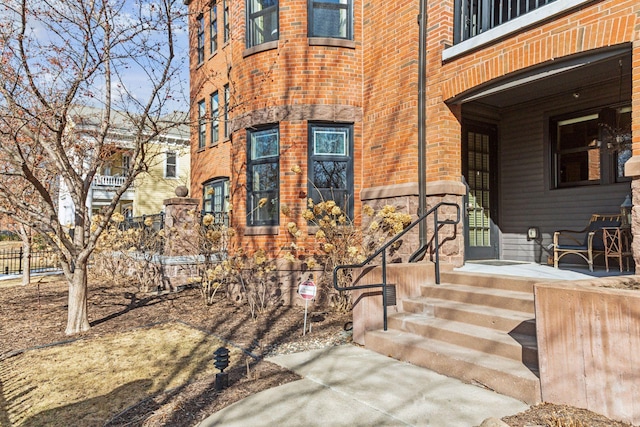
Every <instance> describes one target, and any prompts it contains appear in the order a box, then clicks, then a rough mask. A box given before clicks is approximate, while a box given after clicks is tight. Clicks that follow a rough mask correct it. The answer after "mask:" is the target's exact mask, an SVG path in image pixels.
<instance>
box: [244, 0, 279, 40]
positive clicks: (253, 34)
mask: <svg viewBox="0 0 640 427" xmlns="http://www.w3.org/2000/svg"><path fill="white" fill-rule="evenodd" d="M256 2H264V3H269V2H271V3H273V4H268V5H267V6H266V7H264V6H263V7H262V8H261V9H260V10H253V5H254V3H256ZM246 10H247V17H246V22H247V26H246V47H247V48H251V47H254V46H259V45H261V44H264V43H268V42H273V41H277V40H278V39H279V38H280V6H279V1H278V0H247V1H246ZM274 12H275V13H274ZM272 15H275V17H274V19H273V21H275V23H274V22H271V24H272V25H271V26H270V27H269V29H263V31H262V32H258V31H257V24H256V23H257V22H258V21H260V20H262V22H263V23H264V22H265V21H266V20H267V19H271V18H272V17H273V16H272ZM265 30H266V32H265ZM260 36H262V38H259V37H260Z"/></svg>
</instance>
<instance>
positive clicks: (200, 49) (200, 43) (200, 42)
mask: <svg viewBox="0 0 640 427" xmlns="http://www.w3.org/2000/svg"><path fill="white" fill-rule="evenodd" d="M196 22H197V25H198V33H197V35H196V37H197V41H196V52H197V53H198V64H202V63H203V62H204V15H203V14H200V15H198V17H197V18H196Z"/></svg>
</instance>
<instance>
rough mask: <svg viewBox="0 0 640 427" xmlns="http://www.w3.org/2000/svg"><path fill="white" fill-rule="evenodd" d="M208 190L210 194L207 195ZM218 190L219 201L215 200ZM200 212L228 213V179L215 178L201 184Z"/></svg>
mask: <svg viewBox="0 0 640 427" xmlns="http://www.w3.org/2000/svg"><path fill="white" fill-rule="evenodd" d="M209 189H211V192H210V193H209ZM216 189H218V190H220V196H221V197H220V200H216V198H217V196H218V194H216ZM202 212H203V213H228V212H229V178H228V177H216V178H213V179H210V180H208V181H206V182H204V183H203V184H202Z"/></svg>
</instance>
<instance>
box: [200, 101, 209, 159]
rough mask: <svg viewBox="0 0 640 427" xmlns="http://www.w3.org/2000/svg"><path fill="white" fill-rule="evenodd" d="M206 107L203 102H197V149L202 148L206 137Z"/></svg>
mask: <svg viewBox="0 0 640 427" xmlns="http://www.w3.org/2000/svg"><path fill="white" fill-rule="evenodd" d="M206 115H207V106H206V105H205V104H204V100H202V101H199V102H198V148H204V145H205V141H206V136H207V120H206Z"/></svg>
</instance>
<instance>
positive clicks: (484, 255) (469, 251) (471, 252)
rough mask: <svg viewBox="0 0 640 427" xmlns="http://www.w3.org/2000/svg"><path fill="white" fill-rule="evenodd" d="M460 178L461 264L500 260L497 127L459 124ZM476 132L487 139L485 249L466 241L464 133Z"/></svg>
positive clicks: (467, 212) (466, 161)
mask: <svg viewBox="0 0 640 427" xmlns="http://www.w3.org/2000/svg"><path fill="white" fill-rule="evenodd" d="M461 130H462V134H461V144H462V150H461V151H462V176H463V179H464V183H465V186H466V187H467V191H466V194H465V196H464V209H463V216H464V246H465V261H466V260H481V259H499V257H500V230H499V227H498V224H499V212H500V210H499V206H498V203H499V200H500V197H499V196H500V193H499V191H500V188H499V185H498V184H499V179H498V172H499V162H498V126H497V125H495V124H491V123H486V122H480V121H474V120H463V121H462V129H461ZM469 132H476V133H482V134H485V135H488V136H489V153H488V154H489V241H490V245H489V246H471V244H470V240H471V239H470V238H469V184H468V180H467V178H468V174H469V162H468V159H469V157H468V156H469V144H468V133H469Z"/></svg>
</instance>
